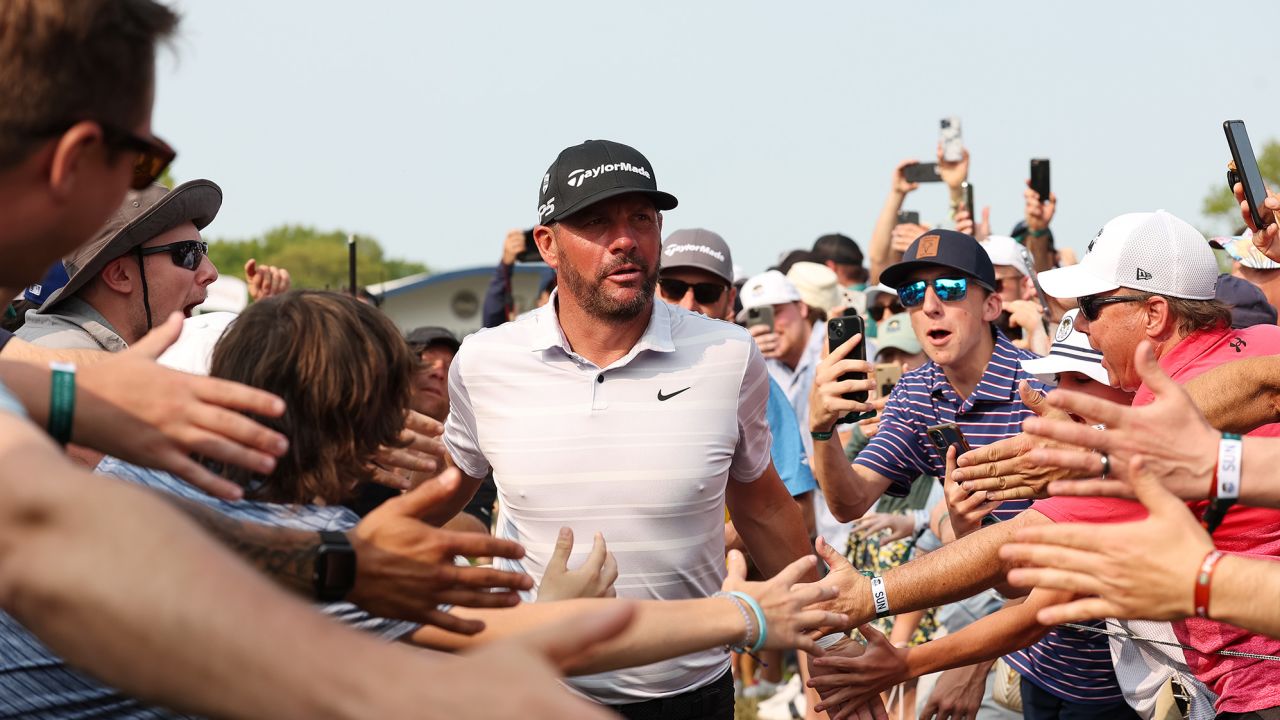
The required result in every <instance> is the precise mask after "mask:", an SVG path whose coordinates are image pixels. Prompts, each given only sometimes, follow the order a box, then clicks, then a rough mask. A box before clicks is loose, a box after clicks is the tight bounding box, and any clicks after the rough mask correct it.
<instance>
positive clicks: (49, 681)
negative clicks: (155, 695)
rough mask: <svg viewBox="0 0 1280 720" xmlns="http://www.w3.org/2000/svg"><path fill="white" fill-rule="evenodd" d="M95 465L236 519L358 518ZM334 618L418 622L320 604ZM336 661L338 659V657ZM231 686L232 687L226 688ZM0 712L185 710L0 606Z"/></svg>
mask: <svg viewBox="0 0 1280 720" xmlns="http://www.w3.org/2000/svg"><path fill="white" fill-rule="evenodd" d="M98 472H100V473H103V474H107V475H114V476H116V477H119V478H122V479H124V480H128V481H130V482H133V483H137V484H139V485H143V486H146V487H149V488H152V489H155V490H159V491H161V492H167V493H171V494H173V495H177V496H179V497H183V498H186V499H188V500H194V501H196V502H200V503H203V504H205V505H208V506H210V507H213V508H214V509H216V510H218V511H220V512H222V513H224V514H225V515H227V516H229V517H232V518H236V519H238V520H247V521H251V522H257V523H259V524H262V525H271V526H276V527H289V528H295V529H300V530H315V531H320V530H347V529H350V528H351V527H353V526H354V525H355V524H356V522H357V521H358V520H359V518H357V517H356V515H355V513H353V512H351V511H350V510H347V509H346V508H343V507H341V506H318V505H278V504H274V503H264V502H253V501H249V500H244V501H240V502H235V503H231V502H226V501H223V500H218V499H216V498H213V497H210V496H208V495H205V494H204V493H202V492H200V491H199V490H197V489H195V488H194V487H192V486H190V485H188V484H186V483H185V482H183V481H182V480H180V479H178V478H177V477H175V476H173V475H170V474H169V473H165V472H160V471H158V470H148V469H146V468H141V467H138V466H136V465H130V464H128V463H125V462H124V461H122V460H117V459H116V458H112V457H108V458H106V459H104V460H103V461H102V462H101V463H100V464H99V465H98ZM318 609H319V610H320V611H321V612H323V613H325V614H326V615H329V616H331V617H333V618H335V619H337V620H340V621H342V622H344V623H346V624H348V625H352V626H354V627H356V628H359V629H361V630H365V631H368V632H371V633H374V634H376V635H379V636H381V637H383V638H384V639H387V640H396V639H399V638H401V637H403V636H405V635H407V634H409V633H411V632H413V631H414V630H416V629H417V628H418V627H419V625H417V624H416V623H411V622H403V621H399V620H385V619H382V618H377V617H373V616H371V615H369V614H368V613H366V612H364V611H363V610H361V609H359V608H357V607H356V606H355V605H352V604H351V603H346V602H339V603H330V604H327V605H321V606H318ZM334 661H335V662H339V661H341V659H340V658H335V659H334ZM229 691H234V688H230V689H229ZM0 717H25V718H60V719H61V718H83V717H113V718H175V717H186V716H183V715H178V714H177V713H174V712H172V711H169V710H165V709H163V708H158V707H153V706H150V705H148V704H147V703H144V702H142V701H140V700H136V699H134V698H132V697H129V696H127V695H124V694H122V693H120V692H119V691H117V690H115V689H113V688H110V687H108V686H106V685H103V684H102V683H99V682H98V681H96V680H94V679H93V678H90V677H89V676H87V675H85V674H83V673H80V672H78V671H76V670H74V669H72V668H70V667H68V666H67V664H66V662H65V661H63V660H62V658H59V657H58V656H57V655H54V654H53V652H51V651H50V650H49V649H48V648H46V647H45V646H44V645H43V644H42V643H41V642H40V641H39V640H37V639H36V637H35V636H34V635H32V634H31V633H30V632H28V631H27V629H26V628H24V627H23V626H22V625H21V624H19V623H18V621H17V620H14V619H13V618H12V617H10V616H9V615H8V614H7V613H2V612H0Z"/></svg>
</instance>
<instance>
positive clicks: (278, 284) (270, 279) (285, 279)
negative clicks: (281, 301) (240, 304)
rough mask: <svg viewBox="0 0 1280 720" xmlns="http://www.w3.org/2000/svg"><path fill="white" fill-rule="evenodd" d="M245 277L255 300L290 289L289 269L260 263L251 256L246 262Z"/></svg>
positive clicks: (251, 295) (250, 294) (250, 295)
mask: <svg viewBox="0 0 1280 720" xmlns="http://www.w3.org/2000/svg"><path fill="white" fill-rule="evenodd" d="M244 279H245V281H246V284H247V285H248V286H249V297H251V298H253V301H254V302H257V301H259V300H265V299H266V298H269V297H271V296H272V295H280V294H282V293H285V292H288V291H289V286H290V284H291V283H290V281H289V271H288V270H286V269H284V268H282V267H276V266H275V265H259V264H258V261H257V260H254V259H253V258H249V261H248V262H246V263H245V264H244Z"/></svg>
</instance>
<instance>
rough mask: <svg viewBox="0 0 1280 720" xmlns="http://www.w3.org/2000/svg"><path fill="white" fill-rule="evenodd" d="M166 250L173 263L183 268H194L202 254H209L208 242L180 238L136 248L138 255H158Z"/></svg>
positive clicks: (198, 264)
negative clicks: (162, 243)
mask: <svg viewBox="0 0 1280 720" xmlns="http://www.w3.org/2000/svg"><path fill="white" fill-rule="evenodd" d="M166 252H167V253H169V259H170V260H172V261H173V264H174V265H177V266H178V267H180V268H182V269H183V270H195V269H196V268H198V267H200V261H201V260H202V259H203V258H204V256H206V255H208V254H209V243H207V242H201V241H200V240H180V241H178V242H173V243H169V244H168V245H156V246H155V247H148V248H144V247H139V248H138V255H139V256H140V257H146V256H148V255H159V254H160V253H166Z"/></svg>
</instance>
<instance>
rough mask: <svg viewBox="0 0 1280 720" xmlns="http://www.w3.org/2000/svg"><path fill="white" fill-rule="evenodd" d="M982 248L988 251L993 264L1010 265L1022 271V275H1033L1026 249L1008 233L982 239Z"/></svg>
mask: <svg viewBox="0 0 1280 720" xmlns="http://www.w3.org/2000/svg"><path fill="white" fill-rule="evenodd" d="M982 249H983V250H986V251H987V257H989V258H991V264H992V265H1009V266H1011V267H1013V269H1014V270H1017V271H1018V272H1020V273H1022V277H1030V276H1031V270H1030V269H1029V268H1028V267H1027V259H1026V256H1025V255H1023V252H1024V249H1023V247H1022V244H1021V243H1019V242H1018V241H1017V240H1014V239H1013V238H1011V237H1009V236H1007V235H992V236H990V237H988V238H987V239H986V240H983V241H982Z"/></svg>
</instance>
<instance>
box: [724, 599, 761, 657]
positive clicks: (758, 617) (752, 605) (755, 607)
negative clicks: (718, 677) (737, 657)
mask: <svg viewBox="0 0 1280 720" xmlns="http://www.w3.org/2000/svg"><path fill="white" fill-rule="evenodd" d="M729 594H730V595H732V596H734V597H736V598H738V599H739V600H741V601H742V602H744V603H746V604H747V605H748V606H749V607H750V608H751V611H752V612H754V613H755V614H756V621H757V622H758V623H759V624H760V637H758V638H756V644H755V645H752V646H751V650H750V651H749V652H753V653H757V652H760V648H762V647H764V641H765V638H767V637H768V636H769V627H768V625H766V624H765V622H764V610H762V609H761V608H760V603H758V602H756V599H755V598H753V597H751V596H750V595H748V594H746V593H744V592H740V591H738V590H734V591H733V592H731V593H729Z"/></svg>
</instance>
